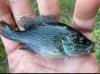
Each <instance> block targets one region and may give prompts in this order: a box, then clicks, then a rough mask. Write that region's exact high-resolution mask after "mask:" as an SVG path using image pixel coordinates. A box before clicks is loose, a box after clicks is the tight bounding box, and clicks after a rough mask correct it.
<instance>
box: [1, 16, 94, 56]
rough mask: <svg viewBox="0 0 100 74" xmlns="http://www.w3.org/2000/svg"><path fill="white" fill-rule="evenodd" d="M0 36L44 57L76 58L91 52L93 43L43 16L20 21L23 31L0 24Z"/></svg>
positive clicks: (68, 27) (69, 28)
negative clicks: (0, 25)
mask: <svg viewBox="0 0 100 74" xmlns="http://www.w3.org/2000/svg"><path fill="white" fill-rule="evenodd" d="M2 25H3V26H2V27H1V28H0V34H1V35H2V36H4V37H6V38H8V39H11V40H15V41H18V42H20V43H22V44H24V45H25V46H26V48H27V50H29V51H30V50H31V51H32V52H35V53H37V54H39V55H42V56H45V57H55V58H59V57H67V56H70V57H71V56H78V55H83V54H88V53H91V52H93V47H94V43H93V42H92V41H90V40H89V39H88V38H86V37H85V36H84V35H83V34H81V33H80V32H78V31H77V30H75V29H73V28H72V27H70V26H68V25H65V24H63V23H60V22H55V21H54V20H51V19H50V18H49V19H48V18H46V17H44V16H40V17H36V18H31V19H28V18H27V19H24V20H21V22H20V25H21V26H23V27H24V28H25V31H15V30H13V29H11V28H10V27H9V26H8V25H7V24H4V23H2Z"/></svg>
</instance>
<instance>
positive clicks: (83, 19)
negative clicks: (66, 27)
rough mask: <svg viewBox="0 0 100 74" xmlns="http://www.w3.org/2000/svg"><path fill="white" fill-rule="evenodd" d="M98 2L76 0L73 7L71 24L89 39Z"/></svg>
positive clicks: (91, 36)
mask: <svg viewBox="0 0 100 74" xmlns="http://www.w3.org/2000/svg"><path fill="white" fill-rule="evenodd" d="M99 4H100V1H99V0H77V1H76V5H75V9H74V15H73V23H74V25H73V26H74V27H75V28H76V29H78V30H79V31H81V32H83V33H84V34H85V35H86V36H87V37H88V38H89V39H91V40H92V39H93V26H94V23H95V18H96V14H97V11H98V9H99Z"/></svg>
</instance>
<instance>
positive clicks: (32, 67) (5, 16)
mask: <svg viewBox="0 0 100 74" xmlns="http://www.w3.org/2000/svg"><path fill="white" fill-rule="evenodd" d="M9 2H10V4H8V6H7V5H6V0H0V16H1V18H0V20H4V21H6V22H7V23H9V24H11V25H12V26H13V27H14V28H15V27H16V26H15V22H18V21H19V20H20V18H21V17H23V16H26V17H27V16H34V15H35V14H34V12H33V10H32V6H31V2H30V0H9ZM37 2H38V6H39V10H40V14H42V15H57V16H59V13H60V9H59V2H58V0H52V1H51V0H37ZM9 5H10V7H11V11H10V9H9ZM54 6H55V7H54ZM56 6H57V7H56ZM11 13H13V15H14V19H13V17H12V15H11ZM88 34H90V35H91V34H92V33H91V32H90V33H87V32H86V33H85V35H86V36H87V35H88ZM89 38H90V37H89ZM2 41H3V43H4V46H5V49H6V52H7V54H8V63H9V68H10V72H11V73H39V72H40V73H48V72H49V73H57V72H59V73H60V72H66V73H72V72H73V73H79V72H81V73H82V72H83V73H84V72H86V73H87V72H94V73H95V72H99V71H100V68H99V64H98V62H97V61H96V56H95V54H91V55H85V56H79V57H73V58H67V57H66V58H64V59H46V58H43V57H41V56H38V55H35V54H31V53H29V52H27V51H24V50H20V49H19V48H20V47H21V45H20V44H19V43H18V42H15V41H11V40H8V39H6V38H4V37H2Z"/></svg>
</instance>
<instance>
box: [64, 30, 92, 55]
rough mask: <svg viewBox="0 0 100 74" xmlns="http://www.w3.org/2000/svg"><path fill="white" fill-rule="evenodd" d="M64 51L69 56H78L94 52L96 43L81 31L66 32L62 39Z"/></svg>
mask: <svg viewBox="0 0 100 74" xmlns="http://www.w3.org/2000/svg"><path fill="white" fill-rule="evenodd" d="M62 45H63V49H64V52H65V53H66V54H67V55H69V56H78V55H83V54H89V53H93V52H94V43H93V42H92V41H91V40H89V39H88V38H87V37H85V36H84V35H83V34H82V33H80V32H73V33H68V34H66V35H65V36H64V37H63V39H62Z"/></svg>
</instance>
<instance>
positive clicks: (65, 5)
mask: <svg viewBox="0 0 100 74" xmlns="http://www.w3.org/2000/svg"><path fill="white" fill-rule="evenodd" d="M60 1H61V21H62V22H64V23H66V24H70V23H71V21H72V16H73V11H74V5H75V0H60ZM32 3H33V8H34V10H35V13H36V15H39V11H38V8H37V4H36V1H35V0H33V1H32ZM94 42H95V44H96V47H95V49H96V55H97V58H98V61H99V62H100V10H99V12H98V16H97V18H96V25H95V30H94ZM5 72H8V63H7V56H6V53H5V50H4V47H3V44H2V42H1V40H0V73H5Z"/></svg>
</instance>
